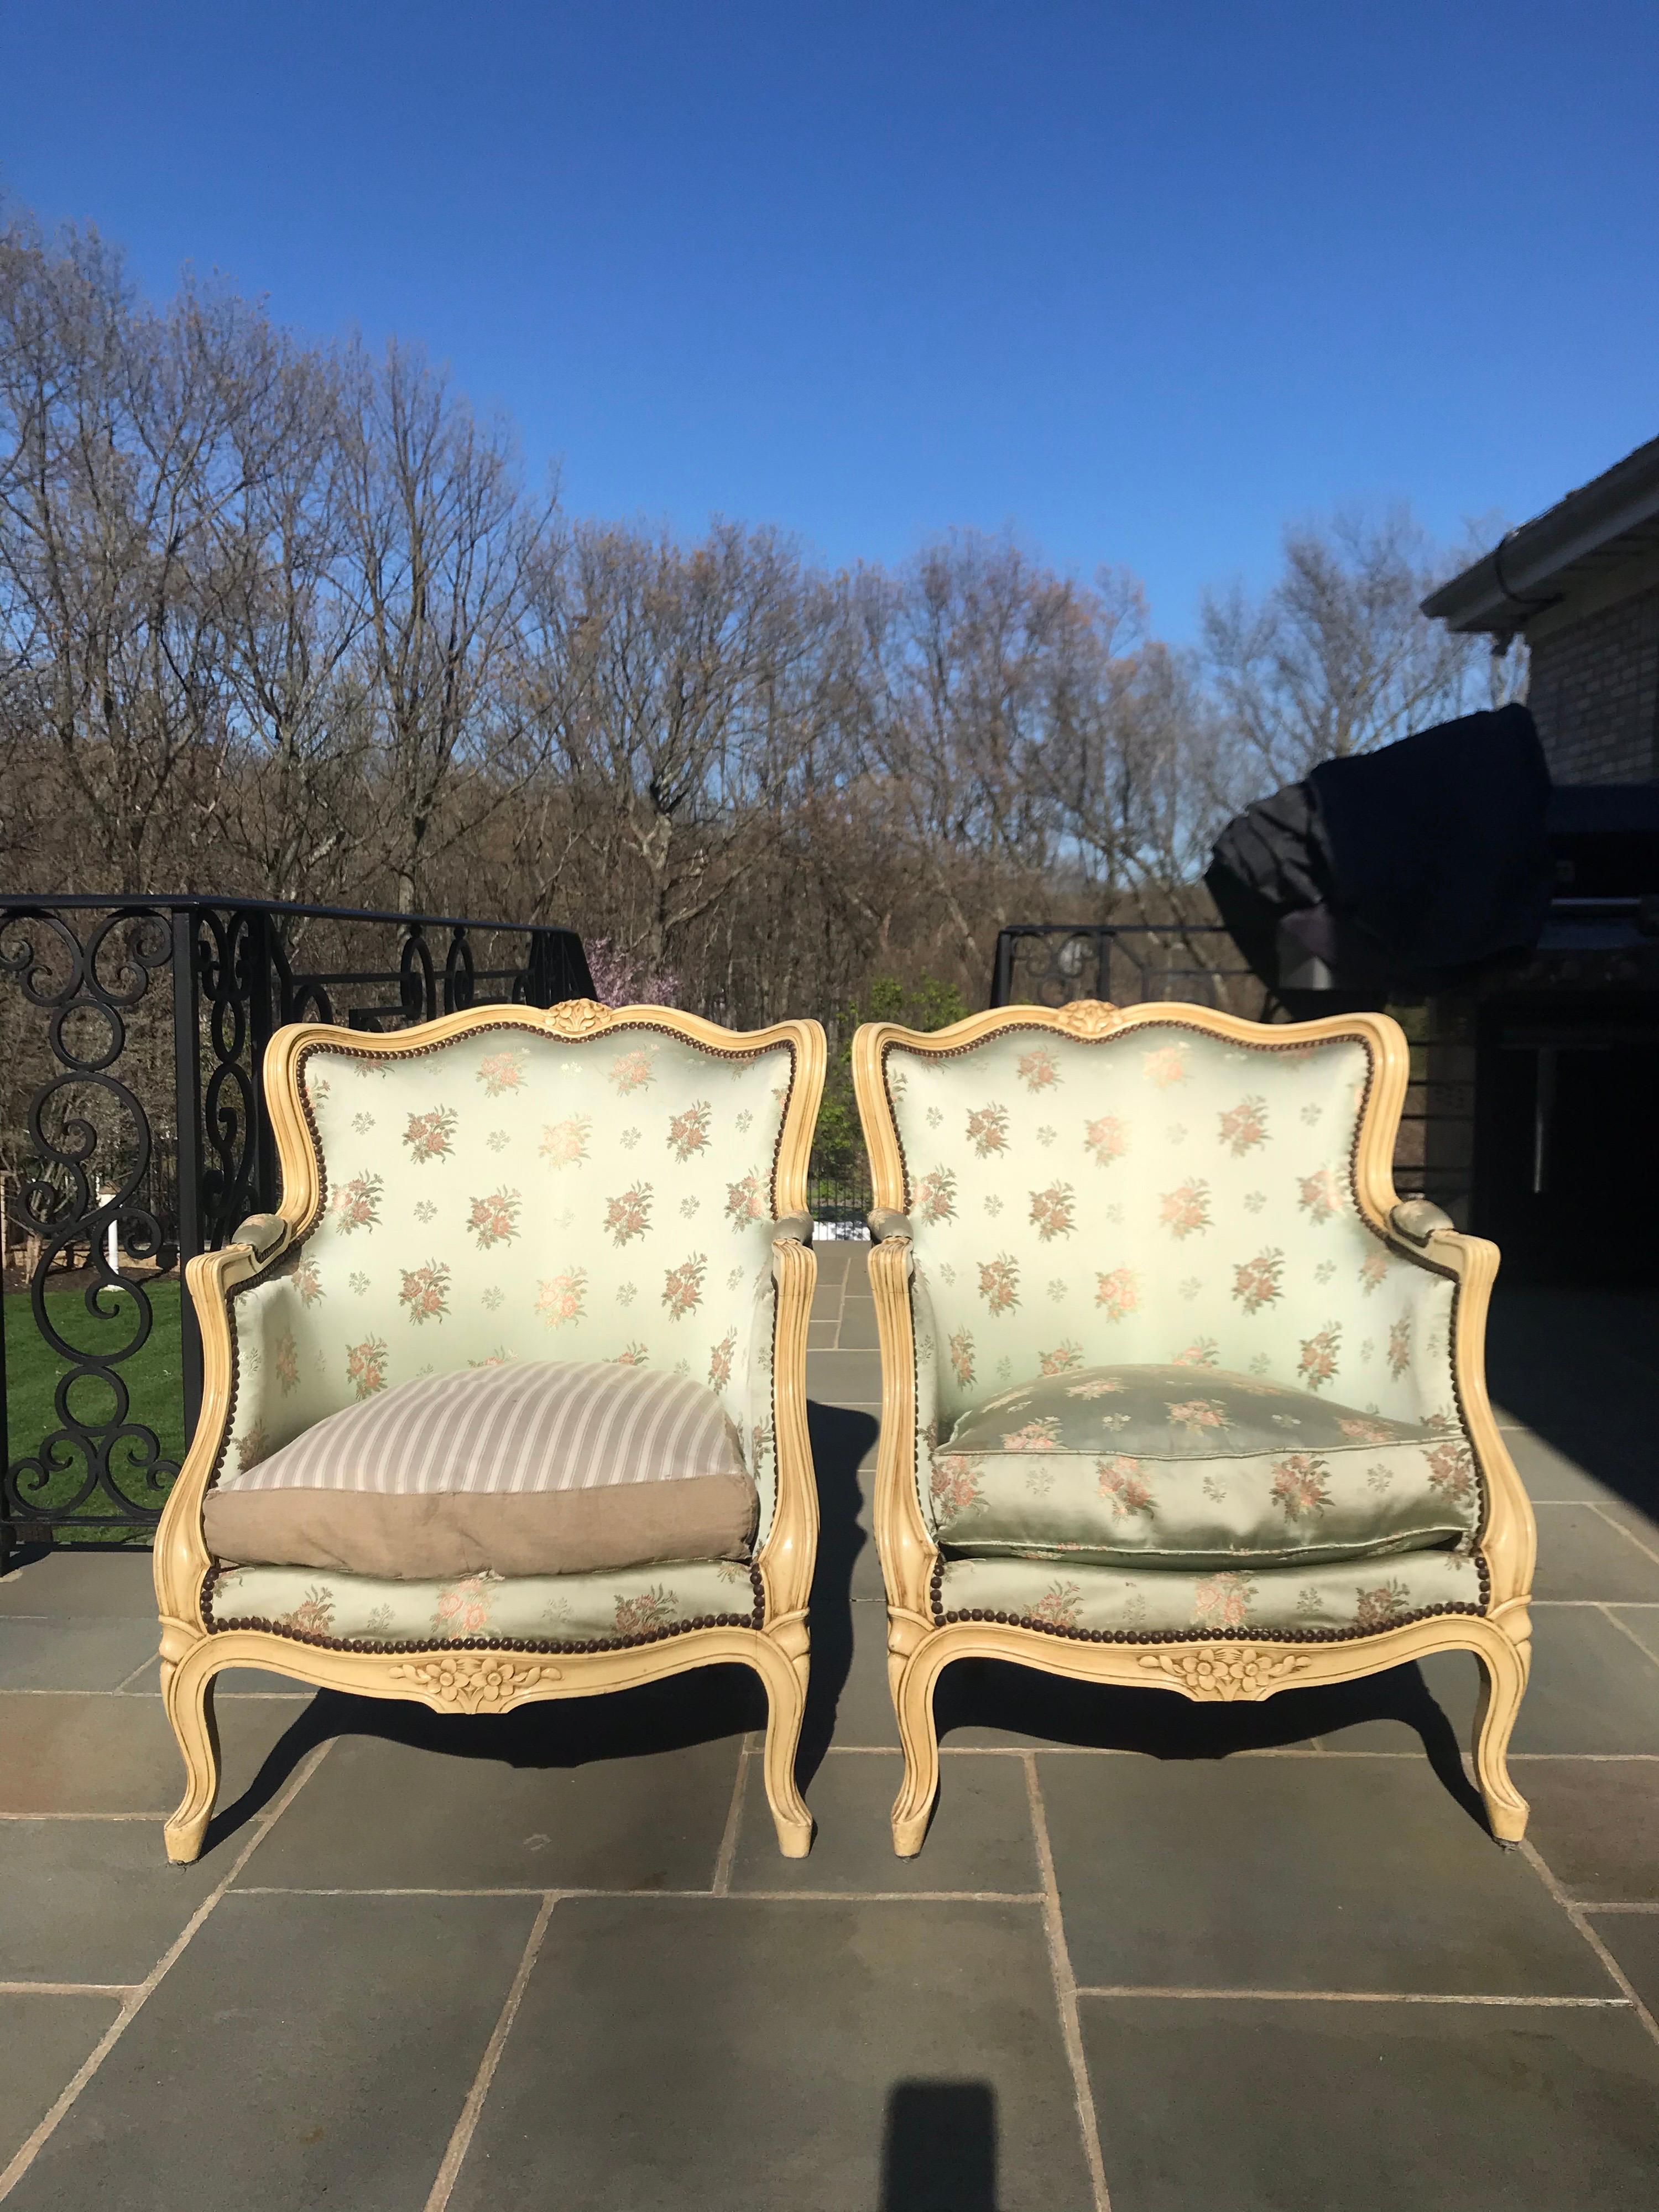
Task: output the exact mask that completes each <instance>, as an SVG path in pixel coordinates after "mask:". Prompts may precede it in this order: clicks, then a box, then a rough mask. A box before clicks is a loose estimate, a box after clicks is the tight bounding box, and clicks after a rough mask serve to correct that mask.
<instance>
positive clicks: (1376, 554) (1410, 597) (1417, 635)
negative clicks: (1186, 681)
mask: <svg viewBox="0 0 1659 2212" xmlns="http://www.w3.org/2000/svg"><path fill="white" fill-rule="evenodd" d="M1452 564H1453V563H1452V560H1451V559H1450V558H1449V556H1446V555H1445V554H1444V553H1442V552H1439V551H1437V549H1436V548H1434V547H1433V546H1432V545H1431V543H1430V541H1429V539H1428V538H1427V537H1426V536H1425V532H1423V531H1422V530H1421V528H1420V527H1419V526H1418V524H1417V523H1416V522H1415V521H1414V520H1413V518H1412V516H1411V514H1410V513H1409V511H1408V510H1407V509H1405V508H1403V507H1400V508H1395V509H1393V510H1391V511H1390V512H1389V513H1386V514H1384V515H1383V516H1381V517H1380V518H1377V517H1367V516H1365V515H1364V514H1361V513H1344V514H1339V515H1337V516H1336V517H1335V518H1334V520H1330V521H1328V522H1325V523H1320V524H1301V525H1297V526H1295V527H1293V528H1291V529H1288V530H1287V531H1286V532H1285V564H1284V569H1283V572H1282V574H1280V576H1279V580H1278V581H1277V583H1275V584H1274V585H1273V586H1272V587H1271V588H1270V589H1269V590H1268V591H1267V592H1265V593H1264V594H1262V595H1261V597H1260V598H1251V597H1250V596H1249V594H1248V593H1246V592H1244V591H1243V588H1242V587H1241V586H1238V585H1234V586H1232V587H1231V589H1230V590H1228V591H1226V592H1212V593H1211V594H1209V595H1208V596H1207V597H1206V600H1205V602H1204V608H1203V644H1204V654H1205V659H1206V665H1207V669H1208V672H1209V675H1210V678H1211V681H1212V684H1213V687H1214V690H1215V695H1216V698H1217V702H1218V707H1219V708H1220V711H1221V714H1222V715H1223V717H1224V720H1225V726H1226V731H1227V734H1228V736H1229V738H1230V739H1231V744H1232V747H1233V750H1234V759H1235V768H1236V771H1237V775H1238V778H1239V787H1238V795H1239V796H1240V797H1241V798H1244V799H1248V798H1255V797H1257V796H1259V795H1260V794H1261V793H1263V792H1265V791H1269V790H1272V789H1273V788H1274V787H1276V786H1278V785H1280V784H1285V783H1289V782H1292V781H1295V780H1296V779H1297V777H1299V776H1303V775H1306V774H1307V772H1308V770H1309V769H1311V768H1313V767H1314V766H1316V763H1319V762H1320V761H1322V760H1333V759H1337V758H1340V757H1342V756H1343V755H1345V754H1348V753H1357V752H1370V751H1371V750H1374V749H1375V748H1376V746H1378V745H1385V744H1390V743H1392V742H1393V740H1394V739H1395V738H1402V737H1405V736H1407V734H1408V733H1409V732H1411V731H1413V730H1416V729H1422V728H1424V727H1425V726H1428V725H1429V724H1431V723H1433V722H1437V721H1443V720H1447V719H1449V717H1450V716H1453V715H1455V714H1465V713H1468V712H1469V711H1470V710H1471V709H1472V708H1474V706H1476V705H1485V704H1486V703H1487V699H1488V697H1489V696H1490V691H1489V689H1488V685H1487V681H1486V678H1487V671H1486V667H1485V666H1484V665H1483V663H1484V660H1485V657H1486V656H1485V655H1484V653H1483V651H1482V648H1481V647H1480V643H1479V641H1476V640H1474V639H1471V638H1466V637H1460V636H1457V635H1454V634H1453V633H1452V632H1451V631H1449V630H1448V629H1446V628H1445V627H1444V625H1443V624H1442V623H1431V622H1429V621H1428V620H1426V619H1425V617H1424V616H1423V615H1421V614H1420V613H1419V611H1418V606H1419V601H1420V600H1421V599H1423V598H1424V597H1425V595H1426V594H1427V593H1428V592H1429V591H1431V589H1432V588H1433V586H1434V585H1435V583H1436V582H1437V581H1438V580H1439V578H1440V576H1441V574H1443V572H1445V571H1446V570H1447V569H1448V568H1449V567H1450V566H1451V565H1452Z"/></svg>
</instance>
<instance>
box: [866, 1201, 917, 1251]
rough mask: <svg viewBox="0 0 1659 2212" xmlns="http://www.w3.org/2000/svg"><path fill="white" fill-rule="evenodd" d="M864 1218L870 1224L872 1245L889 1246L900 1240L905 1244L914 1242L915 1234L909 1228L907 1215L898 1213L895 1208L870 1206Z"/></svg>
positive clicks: (909, 1223) (910, 1227)
mask: <svg viewBox="0 0 1659 2212" xmlns="http://www.w3.org/2000/svg"><path fill="white" fill-rule="evenodd" d="M864 1218H865V1219H866V1221H867V1222H868V1223H869V1225H870V1238H871V1242H872V1243H876V1244H890V1243H895V1242H896V1241H897V1240H898V1239H900V1238H902V1239H903V1240H904V1242H905V1243H911V1242H913V1241H914V1238H915V1231H914V1229H913V1228H912V1226H911V1222H910V1217H909V1215H908V1213H901V1212H899V1211H898V1210H897V1208H896V1206H872V1208H871V1210H870V1212H868V1213H867V1214H866V1216H865V1217H864Z"/></svg>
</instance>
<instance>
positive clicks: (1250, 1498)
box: [885, 1017, 1482, 1635]
mask: <svg viewBox="0 0 1659 2212" xmlns="http://www.w3.org/2000/svg"><path fill="white" fill-rule="evenodd" d="M1264 1035H1265V1037H1267V1038H1270V1037H1271V1035H1272V1033H1271V1031H1268V1032H1266V1033H1264ZM885 1074H886V1083H887V1090H888V1095H889V1097H890V1100H891V1103H892V1109H893V1115H894V1120H895V1123H896V1129H897V1133H898V1137H899V1142H900V1146H901V1150H902V1158H903V1167H904V1176H905V1199H906V1208H907V1212H908V1224H909V1233H910V1236H911V1238H912V1257H913V1279H912V1284H911V1297H912V1314H913V1320H914V1324H915V1340H916V1360H917V1377H916V1383H917V1407H918V1419H917V1445H916V1449H917V1462H916V1468H915V1477H916V1484H917V1491H918V1495H919V1498H920V1501H921V1511H922V1514H923V1517H924V1521H925V1522H926V1524H927V1527H928V1528H929V1529H930V1530H931V1531H932V1532H933V1534H934V1536H935V1538H936V1540H937V1541H939V1544H940V1546H941V1547H942V1549H943V1551H944V1553H945V1562H944V1564H943V1565H942V1568H941V1571H940V1573H939V1576H938V1577H936V1583H935V1592H934V1596H935V1612H936V1617H947V1618H950V1617H957V1616H958V1615H959V1614H961V1613H970V1614H972V1613H989V1614H994V1615H995V1616H997V1617H1000V1618H1008V1619H1022V1620H1031V1621H1033V1622H1034V1623H1035V1624H1036V1625H1039V1626H1050V1627H1053V1628H1055V1629H1057V1630H1060V1631H1070V1632H1083V1633H1097V1634H1120V1635H1125V1634H1128V1633H1131V1632H1133V1631H1135V1630H1137V1629H1143V1630H1145V1631H1146V1632H1160V1633H1168V1632H1175V1631H1185V1632H1188V1633H1202V1632H1205V1631H1206V1630H1210V1631H1213V1630H1216V1629H1218V1628H1223V1627H1232V1628H1234V1629H1238V1628H1241V1627H1246V1626H1249V1627H1256V1628H1263V1629H1265V1628H1267V1627H1269V1626H1273V1627H1291V1628H1308V1627H1312V1628H1316V1629H1319V1630H1322V1631H1324V1632H1327V1633H1328V1632H1331V1631H1332V1630H1338V1631H1343V1632H1348V1633H1355V1632H1363V1631H1364V1630H1365V1629H1366V1628H1368V1627H1374V1626H1382V1625H1386V1623H1387V1622H1388V1621H1389V1620H1395V1619H1399V1618H1408V1617H1410V1616H1411V1615H1412V1614H1413V1613H1419V1612H1422V1611H1425V1610H1439V1609H1442V1608H1443V1607H1447V1606H1456V1607H1464V1606H1468V1607H1479V1605H1480V1601H1481V1571H1480V1565H1479V1561H1478V1559H1477V1558H1476V1557H1475V1534H1476V1531H1477V1530H1478V1528H1479V1527H1480V1516H1481V1509H1482V1498H1481V1492H1480V1477H1479V1473H1478V1470H1477V1468H1476V1466H1475V1462H1474V1455H1473V1453H1472V1451H1471V1449H1470V1446H1469V1440H1468V1436H1467V1434H1466V1432H1465V1430H1464V1426H1463V1423H1462V1417H1461V1413H1460V1410H1459V1407H1458V1402H1457V1394H1456V1391H1455V1387H1454V1383H1453V1373H1452V1359H1451V1327H1452V1318H1453V1298H1454V1288H1455V1286H1454V1283H1453V1281H1452V1280H1451V1279H1450V1278H1449V1277H1448V1276H1446V1275H1444V1274H1443V1273H1437V1272H1434V1271H1432V1270H1431V1269H1429V1268H1426V1267H1422V1266H1420V1265H1418V1264H1415V1263H1414V1262H1413V1261H1410V1260H1408V1259H1407V1258H1405V1257H1403V1256H1402V1255H1400V1254H1398V1253H1396V1252H1395V1251H1394V1250H1393V1249H1391V1248H1390V1247H1389V1244H1388V1243H1387V1242H1386V1241H1385V1240H1384V1238H1383V1237H1382V1235H1381V1234H1379V1232H1378V1231H1376V1229H1375V1228H1373V1227H1372V1226H1370V1224H1369V1223H1368V1222H1367V1221H1366V1220H1365V1219H1364V1217H1363V1216H1362V1214H1361V1212H1359V1210H1358V1206H1357V1203H1356V1200H1355V1194H1354V1182H1353V1169H1352V1160H1353V1150H1354V1146H1355V1141H1356V1136H1357V1131H1358V1121H1359V1115H1360V1110H1361V1108H1362V1105H1363V1103H1364V1097H1365V1091H1366V1085H1367V1081H1368V1078H1369V1060H1368V1056H1367V1053H1366V1050H1365V1048H1364V1044H1363V1043H1362V1042H1359V1041H1358V1039H1357V1038H1351V1037H1340V1038H1336V1039H1334V1040H1331V1041H1328V1042H1315V1043H1307V1042H1294V1043H1291V1042H1285V1043H1283V1044H1279V1043H1273V1042H1266V1041H1264V1042H1262V1043H1261V1044H1245V1043H1242V1042H1233V1041H1231V1040H1230V1039H1228V1038H1225V1037H1221V1036H1215V1035H1212V1034H1211V1033H1210V1032H1208V1031H1207V1030H1202V1029H1200V1028H1198V1027H1197V1026H1195V1025H1192V1024H1184V1023H1182V1021H1180V1020H1179V1019H1178V1018H1173V1017H1172V1018H1170V1020H1169V1021H1167V1022H1163V1021H1158V1022H1153V1023H1148V1024H1141V1025H1137V1026H1134V1027H1133V1028H1130V1029H1127V1030H1124V1031H1122V1032H1121V1034H1119V1035H1118V1036H1109V1037H1107V1038H1105V1039H1103V1040H1095V1041H1088V1042H1085V1041H1083V1040H1081V1039H1077V1038H1073V1037H1069V1036H1066V1035H1064V1034H1063V1033H1061V1032H1060V1031H1057V1030H1052V1029H1049V1028H1047V1027H1040V1026H1038V1025H1036V1024H1033V1025H1032V1026H1031V1027H1030V1028H1029V1029H1026V1028H1021V1027H1015V1028H1012V1029H1005V1030H999V1031H995V1032H994V1033H993V1034H991V1035H990V1036H987V1038H985V1039H984V1040H983V1041H982V1042H979V1043H975V1044H969V1045H966V1046H963V1048H960V1049H959V1050H957V1051H956V1052H953V1053H950V1054H927V1053H926V1052H922V1051H917V1050H913V1049H910V1048H907V1047H906V1046H904V1045H903V1044H902V1043H895V1044H894V1045H892V1046H891V1047H890V1048H889V1049H888V1051H887V1054H886V1059H885ZM1136 1370H1141V1371H1140V1372H1139V1377H1138V1379H1137V1373H1136ZM1150 1370H1172V1371H1166V1372H1164V1373H1152V1372H1151V1371H1150ZM1091 1376H1092V1377H1094V1378H1095V1381H1096V1382H1097V1383H1099V1377H1100V1376H1109V1377H1111V1378H1114V1379H1113V1380H1111V1381H1110V1382H1109V1383H1099V1387H1098V1389H1096V1390H1094V1392H1093V1393H1092V1395H1085V1394H1084V1392H1083V1388H1082V1386H1083V1384H1084V1383H1085V1382H1087V1381H1089V1379H1090V1378H1091ZM1125 1392H1127V1395H1122V1394H1123V1393H1125ZM1268 1394H1271V1395H1268ZM1109 1398H1110V1399H1111V1400H1113V1401H1114V1402H1112V1403H1109V1402H1108V1399H1109ZM1252 1400H1254V1401H1256V1405H1255V1413H1253V1414H1249V1416H1248V1417H1247V1412H1246V1408H1247V1407H1249V1405H1250V1403H1251V1401H1252ZM1143 1401H1145V1402H1143ZM1153 1401H1156V1404H1154V1403H1153ZM1193 1407H1200V1409H1201V1408H1205V1407H1207V1408H1209V1409H1210V1410H1209V1411H1207V1412H1204V1411H1200V1413H1194V1414H1193V1415H1192V1418H1191V1419H1190V1420H1184V1421H1183V1419H1178V1418H1176V1415H1177V1413H1181V1412H1182V1411H1183V1409H1184V1410H1185V1411H1187V1412H1188V1413H1190V1411H1191V1409H1192V1408H1193ZM1005 1415H1006V1419H1005V1418H1004V1416H1005ZM1206 1424H1207V1426H1206ZM1125 1425H1127V1427H1126V1426H1125ZM1085 1430H1087V1431H1089V1432H1088V1433H1087V1434H1085ZM1095 1431H1098V1433H1095ZM1275 1436H1277V1437H1278V1439H1279V1441H1278V1443H1277V1445H1276V1446H1275V1443H1274V1438H1275ZM1057 1565H1059V1567H1060V1569H1061V1570H1062V1571H1060V1572H1059V1573H1057V1572H1056V1566H1057Z"/></svg>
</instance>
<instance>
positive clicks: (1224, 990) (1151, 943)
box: [991, 921, 1263, 1014]
mask: <svg viewBox="0 0 1659 2212" xmlns="http://www.w3.org/2000/svg"><path fill="white" fill-rule="evenodd" d="M1073 999H1104V1000H1109V1001H1110V1002H1111V1003H1112V1004H1114V1005H1116V1006H1133V1005H1139V1003H1140V1002H1141V1001H1142V1000H1147V999H1177V1000H1184V1001H1186V1002H1187V1003H1188V1005H1192V1004H1197V1005H1200V1006H1231V1007H1232V1008H1233V1010H1234V1011H1235V1012H1245V1011H1247V1010H1248V1011H1249V1012H1250V1013H1252V1014H1258V1013H1261V1012H1262V1011H1263V1009H1262V1007H1261V985H1260V984H1259V983H1258V982H1256V981H1255V978H1254V977H1253V976H1252V975H1251V973H1250V970H1249V968H1248V967H1247V966H1246V965H1245V963H1244V962H1243V959H1242V958H1241V957H1240V956H1239V954H1238V952H1237V949H1236V948H1235V946H1234V944H1233V940H1232V939H1231V936H1229V934H1228V933H1227V932H1226V931H1225V929H1224V928H1222V927H1221V926H1220V925H1219V924H1218V923H1216V922H1191V923H1188V922H1162V923H1158V922H1102V923H1084V924H1078V925H1075V926H1074V925H1073V924H1072V923H1070V922H1051V921H1022V922H1015V923H1014V924H1012V926H1011V927H1009V928H1006V929H1004V930H1000V931H999V932H998V933H997V946H996V958H995V963H994V967H993V969H992V975H991V1004H992V1005H993V1006H1067V1005H1069V1004H1070V1003H1071V1001H1072V1000H1073Z"/></svg>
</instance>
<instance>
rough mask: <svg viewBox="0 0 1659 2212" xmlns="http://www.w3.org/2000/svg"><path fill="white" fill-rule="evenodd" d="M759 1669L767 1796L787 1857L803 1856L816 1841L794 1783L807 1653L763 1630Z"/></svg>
mask: <svg viewBox="0 0 1659 2212" xmlns="http://www.w3.org/2000/svg"><path fill="white" fill-rule="evenodd" d="M759 1650H760V1652H761V1654H762V1657H761V1659H760V1661H759V1662H757V1671H758V1673H759V1674H760V1677H761V1680H763V1682H764V1683H765V1685H766V1751H765V1754H764V1774H765V1780H766V1802H767V1803H768V1804H769V1806H770V1807H771V1808H772V1820H773V1824H774V1826H775V1827H776V1829H777V1832H778V1849H779V1850H781V1852H782V1853H783V1856H784V1857H785V1858H787V1859H804V1858H805V1857H806V1854H807V1852H808V1851H809V1850H811V1847H812V1815H811V1814H810V1813H809V1812H808V1811H807V1809H806V1803H805V1799H804V1798H803V1797H802V1796H801V1794H800V1791H799V1789H798V1788H797V1787H796V1784H795V1753H796V1751H797V1750H798V1749H799V1744H800V1729H801V1722H802V1720H803V1718H804V1717H805V1712H806V1673H807V1668H808V1666H809V1664H810V1660H809V1657H808V1655H807V1654H806V1653H805V1652H802V1653H801V1655H800V1656H799V1658H796V1659H791V1658H790V1657H789V1656H787V1653H785V1652H783V1651H781V1650H779V1649H778V1647H777V1645H776V1644H774V1643H772V1642H771V1641H770V1640H769V1638H766V1637H764V1636H763V1637H762V1638H761V1639H760V1644H759Z"/></svg>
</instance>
